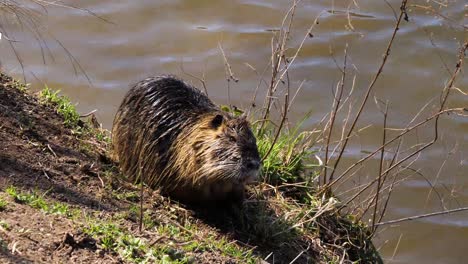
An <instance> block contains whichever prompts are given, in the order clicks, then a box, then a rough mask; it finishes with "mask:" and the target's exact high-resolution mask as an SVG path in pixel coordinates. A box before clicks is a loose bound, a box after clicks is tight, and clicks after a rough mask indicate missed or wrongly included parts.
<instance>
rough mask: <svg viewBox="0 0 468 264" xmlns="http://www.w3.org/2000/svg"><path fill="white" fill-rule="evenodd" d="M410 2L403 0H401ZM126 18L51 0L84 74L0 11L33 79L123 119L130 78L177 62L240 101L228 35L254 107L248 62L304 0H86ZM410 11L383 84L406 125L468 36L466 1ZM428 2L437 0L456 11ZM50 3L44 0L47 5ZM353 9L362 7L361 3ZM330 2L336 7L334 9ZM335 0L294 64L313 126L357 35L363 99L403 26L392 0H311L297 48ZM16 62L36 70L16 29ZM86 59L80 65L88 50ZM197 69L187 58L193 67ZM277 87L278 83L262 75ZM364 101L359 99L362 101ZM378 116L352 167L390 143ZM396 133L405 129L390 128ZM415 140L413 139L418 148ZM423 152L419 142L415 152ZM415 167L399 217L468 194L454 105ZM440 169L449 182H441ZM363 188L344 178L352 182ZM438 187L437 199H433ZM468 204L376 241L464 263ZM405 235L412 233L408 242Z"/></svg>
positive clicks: (422, 256) (296, 115)
mask: <svg viewBox="0 0 468 264" xmlns="http://www.w3.org/2000/svg"><path fill="white" fill-rule="evenodd" d="M389 2H390V4H391V5H392V6H393V8H394V9H395V11H396V12H399V9H398V7H399V2H398V1H389ZM79 5H80V7H82V8H86V9H89V10H92V11H93V12H94V13H96V14H98V15H99V16H102V18H105V19H107V20H109V21H111V22H112V23H108V22H105V21H103V20H102V19H99V18H96V17H93V16H91V15H90V14H89V13H87V12H83V11H79V10H73V9H69V8H59V7H51V8H49V13H48V16H47V17H41V21H42V22H44V23H45V27H44V28H42V29H41V30H42V32H46V31H49V32H51V33H52V34H53V36H54V37H55V38H56V39H58V40H60V41H61V43H62V44H63V46H65V47H66V48H67V49H68V51H69V52H71V53H72V54H73V56H74V57H75V58H76V60H77V61H78V62H79V64H80V66H81V67H82V68H83V69H84V70H85V71H86V74H87V75H88V77H89V79H90V80H91V83H92V84H90V83H89V82H88V80H87V78H86V77H85V76H84V75H83V74H82V73H80V70H79V69H77V71H78V74H75V73H74V68H73V66H72V63H71V62H70V57H69V56H67V53H66V52H65V51H64V49H63V48H62V46H61V45H60V44H59V43H57V42H55V41H54V40H53V39H52V38H51V37H50V36H48V35H47V34H45V35H44V36H45V38H46V39H48V41H47V49H49V50H50V52H51V53H52V54H53V57H51V56H48V55H47V49H46V47H45V46H44V45H42V47H43V49H44V51H45V52H46V54H45V55H46V56H45V62H46V63H45V64H44V61H43V57H42V56H41V45H40V44H39V43H38V42H37V41H36V40H35V39H34V38H33V34H31V33H30V32H29V31H28V30H27V29H26V28H24V25H23V27H22V25H20V24H18V23H15V22H14V18H12V17H11V16H1V17H0V19H1V21H2V24H3V25H4V26H5V29H6V30H7V31H8V32H9V33H10V34H9V35H8V36H10V38H12V37H13V38H14V39H15V40H17V41H18V42H16V43H15V46H16V47H17V51H18V52H19V54H20V56H21V58H22V60H23V62H24V64H25V65H26V67H25V71H26V75H27V80H28V81H29V82H31V83H32V86H33V87H42V86H43V84H42V83H47V84H48V86H49V87H52V88H54V89H61V90H62V92H63V93H64V94H66V95H67V96H69V97H71V99H72V101H74V102H79V104H78V110H79V111H80V112H81V113H86V112H89V111H91V110H93V109H97V110H98V112H97V115H98V118H99V119H100V121H101V122H103V124H104V126H105V127H106V128H110V126H111V123H112V119H113V115H114V113H115V111H116V108H117V107H118V104H119V103H120V101H121V99H122V97H123V96H124V94H125V92H126V91H127V90H128V88H129V84H130V83H133V82H136V81H138V80H140V79H142V78H144V77H147V76H150V75H154V74H159V73H175V74H177V75H179V76H181V77H183V78H185V79H188V80H190V81H193V83H194V84H196V85H198V84H199V83H198V82H197V80H196V79H194V78H191V77H190V76H188V75H186V74H184V72H188V73H190V74H192V75H196V76H201V75H202V74H203V73H204V74H205V78H206V83H207V88H208V92H209V95H210V97H211V98H212V99H213V100H214V101H216V102H217V103H220V104H221V103H222V104H226V103H228V98H227V84H226V78H225V70H224V66H223V58H222V56H221V52H220V49H219V44H221V45H222V47H223V49H224V51H225V53H226V56H227V57H228V60H229V63H230V64H231V66H232V70H233V72H234V74H235V76H236V77H237V78H238V79H239V80H240V81H239V82H238V83H231V89H230V101H231V103H232V104H235V105H238V106H246V105H247V104H248V102H249V98H250V97H251V94H252V91H253V90H254V89H255V87H256V86H257V83H258V76H257V75H256V74H255V73H254V71H252V69H251V67H248V66H247V65H246V63H248V64H249V65H251V66H252V67H254V68H256V69H257V71H258V72H260V73H261V72H262V71H263V69H264V68H265V67H266V66H267V64H268V61H269V59H270V54H271V38H272V36H273V33H272V32H274V31H275V30H277V29H278V28H279V26H280V25H281V20H282V18H283V16H284V14H285V12H286V11H287V10H288V8H289V7H290V1H286V0H274V1H273V0H268V1H267V0H264V1H262V0H235V1H231V0H229V1H228V0H216V1H215V0H211V1H208V0H201V1H189V0H186V1H182V0H181V1H177V0H166V1H143V0H139V1H107V0H100V1H97V0H94V1H80V3H79ZM410 5H411V7H410V8H409V18H410V22H405V21H403V24H402V26H401V29H400V30H399V31H398V35H397V39H396V40H395V42H394V47H393V49H392V50H391V52H392V53H391V55H390V58H389V60H388V64H387V65H386V67H385V69H384V73H383V75H382V76H381V78H380V79H379V81H378V82H377V85H376V87H375V90H374V93H373V94H372V96H376V97H378V98H380V99H381V100H383V101H387V100H388V101H389V102H390V108H389V109H390V110H389V118H388V124H389V127H392V128H402V127H404V126H405V125H406V124H408V122H409V121H410V120H411V119H412V118H413V117H414V116H415V115H416V114H417V113H418V111H419V109H421V107H423V106H424V105H425V104H426V103H427V102H428V101H430V100H433V101H431V103H430V104H429V105H428V108H427V109H426V111H425V112H424V113H422V114H421V116H420V117H419V119H418V120H422V119H424V118H425V117H427V116H429V113H430V111H433V110H434V109H435V106H436V105H437V103H438V102H439V101H438V100H439V95H440V91H441V89H442V88H443V87H444V85H445V83H446V82H447V81H448V79H449V78H450V74H449V73H448V71H447V69H446V66H445V64H446V65H447V67H448V68H449V69H450V70H451V71H452V70H453V68H454V64H455V61H456V55H457V50H458V48H459V46H460V44H461V43H462V42H463V41H464V40H465V39H466V38H467V34H466V29H464V28H463V26H462V25H463V24H465V25H466V24H467V15H466V9H467V7H466V3H464V1H459V0H458V1H456V0H454V1H448V0H445V1H444V0H441V1H439V2H436V1H410ZM418 5H420V6H431V7H432V8H433V10H436V11H437V12H439V14H440V15H442V16H445V17H448V18H449V20H447V19H443V18H442V17H441V16H439V15H436V14H434V13H432V12H430V11H428V10H424V9H422V8H421V7H418ZM38 10H39V11H40V9H38ZM347 10H349V11H350V12H349V15H348V11H347ZM321 12H322V13H321ZM320 13H321V18H320V19H319V22H320V23H319V24H318V25H316V27H315V29H314V31H313V34H314V37H313V38H309V39H307V40H306V42H305V44H304V46H303V49H302V51H301V52H300V53H299V56H298V58H297V59H296V61H295V63H294V64H293V66H292V67H291V76H290V79H291V80H292V86H293V87H298V86H299V84H300V83H301V82H302V81H304V84H303V87H302V90H301V92H300V93H299V95H298V96H297V97H296V99H295V102H294V105H293V106H292V109H291V112H290V116H291V121H295V120H298V119H300V117H302V116H303V115H304V114H305V113H306V112H308V111H309V110H312V116H311V117H310V119H308V120H307V121H306V122H305V128H306V129H309V128H313V127H315V126H316V125H317V122H318V121H319V120H320V119H321V118H322V117H323V116H324V115H325V114H326V113H327V112H328V111H329V109H330V106H331V103H332V97H333V93H332V88H333V87H335V86H336V84H337V82H338V81H339V80H340V77H341V75H340V71H339V70H338V68H337V64H336V63H335V60H336V61H337V63H338V64H339V65H341V64H342V58H343V50H344V48H345V45H346V43H348V45H349V49H348V55H349V62H350V65H349V69H350V71H349V76H351V77H350V78H349V83H350V82H351V80H352V76H354V75H356V84H355V94H354V97H353V100H354V101H353V103H357V102H360V101H359V99H360V95H362V94H363V92H364V90H365V89H366V87H367V85H368V83H369V81H370V80H371V78H372V76H373V75H374V74H375V72H376V70H377V68H378V66H379V63H380V61H381V58H382V53H383V51H384V50H385V47H386V45H387V42H388V40H389V38H390V36H391V34H392V31H393V25H394V21H395V17H394V14H393V11H392V9H391V8H390V7H389V6H388V5H387V3H386V2H385V1H383V0H382V1H374V0H357V1H302V2H301V3H300V5H299V7H298V9H297V12H296V14H295V23H294V27H293V28H294V29H293V31H292V32H291V33H292V38H291V43H290V47H291V48H295V47H297V46H298V45H299V44H300V42H301V40H302V38H303V36H304V34H305V32H306V31H307V29H308V28H309V26H310V25H311V23H312V22H313V20H314V19H315V17H316V16H318V15H319V14H320ZM0 54H1V58H0V60H1V63H2V65H3V68H4V69H5V70H6V71H7V72H10V73H12V74H13V75H16V76H21V75H22V69H21V67H20V65H19V64H18V63H17V60H16V58H15V56H14V53H13V52H12V50H11V48H10V46H9V45H8V42H7V41H5V39H2V40H1V41H0ZM75 66H76V67H78V66H77V65H76V63H75ZM182 68H183V70H182ZM467 84H468V78H467V76H466V73H463V72H462V73H461V74H460V76H459V78H458V81H457V82H456V87H458V88H460V89H461V90H463V91H465V92H467ZM262 89H264V88H262ZM467 105H468V97H467V96H465V95H462V94H461V93H457V92H454V93H453V95H452V96H451V97H450V99H449V106H450V107H466V106H467ZM356 107H357V105H356V104H355V105H354V108H356ZM368 125H370V127H368V128H367V129H365V130H363V131H362V132H360V133H359V135H358V136H357V137H355V138H354V139H353V140H352V142H351V146H350V148H349V149H348V151H347V152H346V153H345V162H343V164H342V165H343V167H342V168H345V167H346V165H349V164H352V162H353V161H356V160H358V159H359V158H361V157H363V156H364V155H365V153H368V152H369V151H373V150H374V149H376V148H377V147H378V146H379V145H380V142H381V135H382V133H381V128H380V127H381V125H382V114H381V113H380V112H379V111H378V109H377V108H376V107H375V104H374V103H373V100H371V102H370V103H369V104H368V105H367V107H366V108H365V111H364V114H363V116H362V119H361V122H360V123H359V124H358V128H364V127H367V126H368ZM389 133H391V132H389ZM432 136H433V129H432V128H431V127H429V128H421V129H418V131H417V133H413V134H412V135H411V136H410V137H409V138H407V139H406V140H405V148H408V147H409V146H411V145H414V144H416V143H421V142H425V141H427V140H430V139H431V138H432ZM404 151H409V150H407V149H405V150H404ZM404 153H409V152H404ZM377 166H378V161H377V160H372V161H371V162H370V163H369V164H368V165H367V166H366V167H365V168H363V169H362V170H361V171H360V173H359V177H358V176H356V177H355V178H353V180H352V181H351V186H352V185H357V184H359V183H363V182H366V180H368V178H369V177H370V178H372V177H374V175H375V172H376V168H377ZM411 168H412V169H415V170H417V172H418V173H419V174H414V173H410V172H408V171H407V170H405V171H402V172H401V175H402V176H401V177H406V176H409V175H411V174H414V175H413V176H411V177H410V178H409V179H408V180H406V181H405V182H403V183H401V184H400V185H399V186H398V188H396V190H395V191H394V193H393V196H392V199H391V201H390V205H389V209H388V213H387V215H386V217H385V219H387V220H390V219H395V218H401V217H405V216H411V215H415V214H421V213H427V212H432V211H439V210H443V209H444V206H445V207H446V208H454V207H459V206H467V205H468V188H467V187H468V119H467V117H462V116H457V115H450V116H444V117H443V118H442V119H441V129H440V141H439V142H438V143H437V144H435V145H434V146H432V147H431V148H430V149H428V151H426V152H424V153H423V154H422V155H420V156H418V160H417V161H416V162H414V163H412V164H411ZM428 181H429V182H431V183H432V185H434V186H435V191H432V193H431V194H430V196H428V195H429V191H430V189H431V188H430V186H429V184H428ZM348 188H350V186H346V188H341V189H340V190H342V191H344V190H346V189H348ZM428 197H429V198H428ZM467 219H468V213H466V212H464V213H456V214H452V215H443V216H437V217H432V218H425V219H419V220H414V221H411V222H406V223H401V224H398V225H394V226H385V227H384V228H382V229H380V232H379V234H378V235H377V237H376V238H375V244H376V245H377V246H378V247H380V252H381V254H382V255H383V257H384V258H385V259H386V261H388V262H397V263H463V262H464V259H465V258H466V257H465V256H466V250H468V245H467V244H466V243H467V242H468V220H467ZM397 245H398V246H397Z"/></svg>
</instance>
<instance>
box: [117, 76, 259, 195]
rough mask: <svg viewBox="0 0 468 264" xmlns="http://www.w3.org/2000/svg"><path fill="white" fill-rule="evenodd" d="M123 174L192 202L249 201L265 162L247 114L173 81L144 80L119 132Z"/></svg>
mask: <svg viewBox="0 0 468 264" xmlns="http://www.w3.org/2000/svg"><path fill="white" fill-rule="evenodd" d="M112 144H113V148H114V154H115V156H116V159H117V160H118V162H119V165H120V168H121V170H122V171H123V173H124V174H125V175H126V176H127V177H128V178H129V179H130V180H133V181H140V177H141V179H142V180H143V182H145V184H147V185H149V186H150V187H152V188H159V189H160V190H161V191H162V193H163V194H166V195H168V196H170V197H172V198H175V199H177V200H179V201H182V202H188V203H208V202H212V201H216V202H219V201H237V202H238V201H242V200H243V198H244V190H245V185H246V184H247V183H250V182H252V181H254V180H255V179H256V178H257V175H258V172H259V167H260V157H259V154H258V150H257V144H256V140H255V136H254V135H253V133H252V131H251V129H250V127H249V122H248V121H247V119H246V117H245V116H240V117H235V116H233V115H232V114H230V113H227V112H225V111H222V110H221V109H220V108H219V107H218V106H216V105H215V104H214V103H213V102H211V100H210V99H209V98H208V97H207V96H206V95H205V94H204V93H202V92H201V91H200V90H198V89H197V88H195V87H193V86H191V85H189V84H187V83H185V82H184V81H182V80H179V79H177V78H176V77H174V76H159V77H152V78H148V79H145V80H143V81H141V82H139V83H137V84H136V85H134V86H133V87H132V88H131V89H130V91H129V92H128V93H127V95H126V96H125V98H124V99H123V102H122V104H121V105H120V107H119V109H118V111H117V114H116V116H115V119H114V124H113V127H112Z"/></svg>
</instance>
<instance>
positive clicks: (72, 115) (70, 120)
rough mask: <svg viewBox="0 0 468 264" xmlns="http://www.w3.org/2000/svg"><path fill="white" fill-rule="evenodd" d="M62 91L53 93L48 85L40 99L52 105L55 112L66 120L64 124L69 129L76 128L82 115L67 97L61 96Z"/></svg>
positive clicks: (40, 94)
mask: <svg viewBox="0 0 468 264" xmlns="http://www.w3.org/2000/svg"><path fill="white" fill-rule="evenodd" d="M59 92H60V90H57V91H52V90H51V89H50V88H49V87H48V86H47V85H46V86H45V88H44V89H43V90H42V91H41V92H40V93H39V98H40V100H41V102H42V103H43V104H46V105H51V106H52V107H54V109H55V111H56V112H57V113H58V114H60V115H61V116H62V117H63V118H64V124H65V125H66V126H68V127H76V126H77V125H78V121H79V120H80V115H79V114H78V112H77V111H76V107H75V105H74V104H72V103H71V102H70V99H68V98H67V97H65V96H61V95H59Z"/></svg>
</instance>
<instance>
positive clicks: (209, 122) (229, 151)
mask: <svg viewBox="0 0 468 264" xmlns="http://www.w3.org/2000/svg"><path fill="white" fill-rule="evenodd" d="M188 141H189V142H190V143H189V145H190V146H191V148H192V151H191V152H192V153H193V154H194V155H193V157H192V159H195V161H194V163H195V164H196V167H198V171H197V173H196V174H197V176H196V178H198V179H208V180H228V181H233V182H235V183H239V184H246V183H250V182H252V181H255V180H256V179H257V177H258V173H259V170H260V156H259V154H258V149H257V143H256V140H255V136H254V135H253V133H252V131H251V129H250V127H249V122H248V121H247V119H246V118H245V117H243V116H241V117H233V116H231V115H229V114H227V113H223V112H214V113H210V114H209V115H207V116H204V117H203V118H202V119H201V120H200V122H198V126H197V127H196V128H194V129H193V130H192V133H191V135H190V136H189V138H188ZM198 179H194V180H195V181H197V180H198Z"/></svg>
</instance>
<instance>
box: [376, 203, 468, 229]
mask: <svg viewBox="0 0 468 264" xmlns="http://www.w3.org/2000/svg"><path fill="white" fill-rule="evenodd" d="M463 211H468V207H461V208H457V209H452V210H445V211H439V212H433V213H428V214H422V215H415V216H410V217H404V218H400V219H395V220H390V221H386V222H380V223H376V224H375V225H376V226H381V225H389V224H395V223H400V222H404V221H410V220H415V219H421V218H426V217H431V216H436V215H444V214H451V213H456V212H463Z"/></svg>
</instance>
